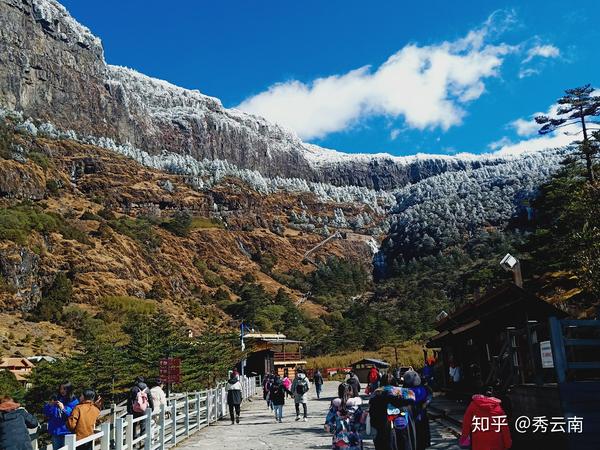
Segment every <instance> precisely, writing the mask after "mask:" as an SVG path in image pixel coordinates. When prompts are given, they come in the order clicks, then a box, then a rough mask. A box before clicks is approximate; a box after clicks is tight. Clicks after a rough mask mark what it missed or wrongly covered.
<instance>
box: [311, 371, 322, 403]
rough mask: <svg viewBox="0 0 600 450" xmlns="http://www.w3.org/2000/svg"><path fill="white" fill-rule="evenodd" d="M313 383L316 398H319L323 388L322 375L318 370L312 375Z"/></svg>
mask: <svg viewBox="0 0 600 450" xmlns="http://www.w3.org/2000/svg"><path fill="white" fill-rule="evenodd" d="M313 383H314V384H315V392H316V393H317V398H321V388H322V387H323V375H321V372H320V371H319V369H317V371H316V372H315V374H314V375H313Z"/></svg>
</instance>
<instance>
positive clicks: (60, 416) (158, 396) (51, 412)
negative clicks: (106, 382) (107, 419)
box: [0, 377, 167, 450]
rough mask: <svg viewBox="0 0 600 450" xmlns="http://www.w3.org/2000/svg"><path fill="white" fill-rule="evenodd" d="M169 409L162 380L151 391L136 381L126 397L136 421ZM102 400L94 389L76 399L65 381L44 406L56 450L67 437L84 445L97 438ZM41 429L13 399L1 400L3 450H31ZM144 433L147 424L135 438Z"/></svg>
mask: <svg viewBox="0 0 600 450" xmlns="http://www.w3.org/2000/svg"><path fill="white" fill-rule="evenodd" d="M163 405H164V406H165V407H166V405H167V397H166V395H165V392H164V391H163V389H162V383H161V382H160V380H156V381H155V382H153V383H152V388H149V387H148V385H147V384H146V383H145V380H144V378H142V377H137V378H136V379H135V380H134V382H133V384H132V387H131V389H130V390H129V392H128V395H127V413H128V414H132V415H133V417H134V418H136V417H141V416H143V415H146V414H147V413H148V412H149V411H151V412H152V413H155V412H156V413H158V412H159V411H160V408H161V406H163ZM101 407H102V398H101V397H100V396H99V395H97V394H96V392H95V391H94V390H93V389H90V388H86V389H83V390H82V391H81V392H80V393H79V396H77V395H75V390H74V387H73V385H72V384H71V383H70V382H68V381H66V382H64V383H62V384H61V385H60V386H58V388H57V390H56V393H55V394H54V395H52V396H51V398H50V399H49V400H48V401H47V402H46V403H45V404H44V406H43V409H42V411H43V415H44V418H45V422H46V424H47V430H48V434H49V435H50V438H51V444H52V449H53V450H59V449H61V448H63V447H64V446H65V436H66V435H68V434H74V435H75V436H76V439H77V441H81V440H83V439H85V438H87V437H89V436H91V435H93V434H94V432H95V431H94V430H95V428H96V425H97V422H98V418H99V417H100V410H101ZM38 426H39V423H38V420H37V418H36V417H35V416H34V415H33V414H30V413H29V412H28V411H27V410H26V409H25V408H24V407H22V406H21V405H20V404H19V403H17V402H15V401H14V400H13V399H12V398H11V397H8V396H4V397H0V449H1V450H32V449H33V446H32V443H31V437H30V433H29V430H36V429H37V428H38ZM144 432H145V422H144V421H140V422H138V423H137V424H136V427H135V429H134V436H136V437H137V436H139V435H140V434H143V433H144ZM92 448H93V443H92V442H88V443H85V444H80V445H78V447H77V449H78V450H91V449H92Z"/></svg>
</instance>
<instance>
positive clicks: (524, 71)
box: [519, 67, 540, 78]
mask: <svg viewBox="0 0 600 450" xmlns="http://www.w3.org/2000/svg"><path fill="white" fill-rule="evenodd" d="M538 73H540V71H539V70H538V69H532V68H531V67H522V68H521V69H520V70H519V78H527V77H530V76H532V75H537V74H538Z"/></svg>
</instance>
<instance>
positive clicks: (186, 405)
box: [183, 392, 190, 437]
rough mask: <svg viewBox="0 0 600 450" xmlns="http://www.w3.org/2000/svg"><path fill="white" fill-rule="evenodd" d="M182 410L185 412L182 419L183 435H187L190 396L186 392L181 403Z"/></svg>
mask: <svg viewBox="0 0 600 450" xmlns="http://www.w3.org/2000/svg"><path fill="white" fill-rule="evenodd" d="M183 412H184V413H185V418H184V421H183V424H184V429H185V436H186V437H188V436H189V435H190V397H189V395H188V394H187V392H186V394H185V402H184V404H183Z"/></svg>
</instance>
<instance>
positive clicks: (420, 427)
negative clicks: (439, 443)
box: [404, 369, 433, 450]
mask: <svg viewBox="0 0 600 450" xmlns="http://www.w3.org/2000/svg"><path fill="white" fill-rule="evenodd" d="M404 387H405V388H407V389H410V390H411V391H413V392H414V394H415V404H414V406H413V419H414V422H415V432H416V436H417V439H416V441H417V445H416V449H417V450H423V449H425V448H427V447H429V446H430V445H431V433H430V431H429V417H428V416H427V406H429V403H431V399H432V398H433V393H432V392H431V389H429V387H427V386H423V385H422V384H421V377H420V376H419V374H418V373H417V372H415V371H414V370H412V369H411V370H408V371H407V372H405V373H404Z"/></svg>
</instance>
